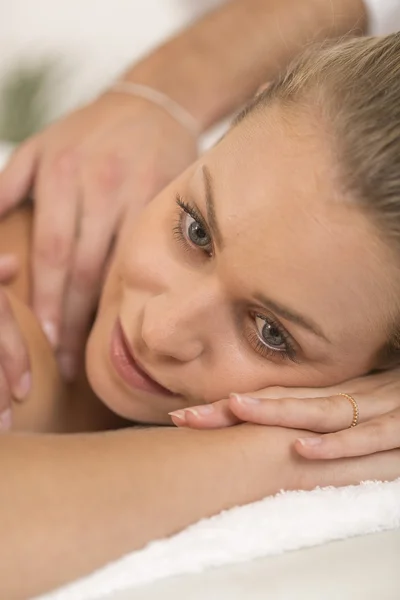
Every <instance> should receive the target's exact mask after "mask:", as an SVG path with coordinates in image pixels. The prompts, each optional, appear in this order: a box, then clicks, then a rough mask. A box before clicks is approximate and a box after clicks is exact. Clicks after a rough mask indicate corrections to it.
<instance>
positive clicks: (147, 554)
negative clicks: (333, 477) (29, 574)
mask: <svg viewBox="0 0 400 600" xmlns="http://www.w3.org/2000/svg"><path fill="white" fill-rule="evenodd" d="M398 527H400V479H397V480H396V481H394V482H391V483H388V482H385V483H381V482H371V481H370V482H365V483H362V484H361V485H356V486H347V487H342V488H330V487H329V488H324V489H316V490H314V491H311V492H302V491H298V492H281V493H279V494H277V495H276V496H273V497H268V498H265V499H264V500H261V501H260V502H255V503H253V504H248V505H246V506H242V507H238V508H233V509H231V510H228V511H225V512H223V513H221V514H219V515H217V516H215V517H212V518H210V519H204V520H202V521H199V522H198V523H196V524H195V525H192V526H191V527H188V528H187V529H185V530H184V531H182V532H180V533H178V534H177V535H174V536H173V537H171V538H168V539H164V540H159V541H156V542H152V543H150V544H149V545H148V546H146V547H145V548H144V549H143V550H139V551H137V552H133V553H132V554H128V555H127V556H125V557H123V558H121V559H120V560H117V561H116V562H113V563H111V564H109V565H108V566H106V567H104V568H103V569H100V570H99V571H96V572H95V573H93V574H92V575H89V576H88V577H86V578H84V579H81V580H79V581H76V582H74V583H72V584H69V585H67V586H65V587H64V588H61V589H59V590H57V591H55V592H53V593H50V594H46V595H45V596H41V597H40V599H37V600H98V599H99V598H101V597H103V596H106V595H108V594H111V593H112V592H116V591H121V590H124V589H128V588H129V589H131V588H134V587H136V586H140V585H143V584H146V583H150V582H153V581H156V580H157V579H162V578H164V577H170V576H172V575H180V574H183V573H195V572H200V571H203V570H205V569H207V568H210V567H216V566H220V565H227V564H230V563H239V562H244V561H248V560H252V559H255V558H261V557H263V556H268V555H272V554H280V553H282V552H285V551H287V550H297V549H300V548H306V547H309V546H315V545H317V544H322V543H325V542H329V541H332V540H339V539H344V538H347V537H351V536H356V535H362V534H366V533H373V532H376V531H384V530H388V529H395V528H398Z"/></svg>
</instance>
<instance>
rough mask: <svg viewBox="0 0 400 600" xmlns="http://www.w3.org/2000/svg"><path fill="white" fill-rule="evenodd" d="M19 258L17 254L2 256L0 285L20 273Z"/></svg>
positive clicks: (0, 259) (0, 258) (0, 256)
mask: <svg viewBox="0 0 400 600" xmlns="http://www.w3.org/2000/svg"><path fill="white" fill-rule="evenodd" d="M18 266H19V263H18V258H17V257H16V256H15V254H2V255H0V283H6V282H7V281H10V280H11V279H13V278H14V277H15V276H16V274H17V273H18Z"/></svg>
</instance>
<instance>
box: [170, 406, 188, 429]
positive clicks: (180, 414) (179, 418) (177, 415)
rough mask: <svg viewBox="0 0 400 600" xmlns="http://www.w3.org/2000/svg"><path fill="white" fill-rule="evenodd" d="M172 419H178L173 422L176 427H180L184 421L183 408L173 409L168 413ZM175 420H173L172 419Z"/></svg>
mask: <svg viewBox="0 0 400 600" xmlns="http://www.w3.org/2000/svg"><path fill="white" fill-rule="evenodd" d="M168 414H169V416H170V417H171V419H172V420H174V419H176V421H178V422H177V423H175V425H176V426H177V427H181V426H182V425H184V424H185V423H186V417H185V411H184V410H174V411H172V412H169V413H168ZM174 422H175V421H174Z"/></svg>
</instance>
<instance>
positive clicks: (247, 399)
mask: <svg viewBox="0 0 400 600" xmlns="http://www.w3.org/2000/svg"><path fill="white" fill-rule="evenodd" d="M229 398H235V400H237V401H238V402H239V404H244V405H246V404H260V398H253V396H242V395H241V394H229Z"/></svg>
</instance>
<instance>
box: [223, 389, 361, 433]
mask: <svg viewBox="0 0 400 600" xmlns="http://www.w3.org/2000/svg"><path fill="white" fill-rule="evenodd" d="M288 391H289V390H288ZM229 407H230V409H231V411H232V413H233V414H234V415H236V416H237V417H238V418H239V419H241V420H242V421H248V422H250V423H258V424H259V425H275V426H280V427H290V428H293V429H306V430H309V431H315V432H317V433H328V432H332V431H340V430H342V429H344V428H346V427H349V426H350V425H351V422H352V420H353V406H352V404H351V402H350V401H349V400H348V399H347V398H346V397H344V396H340V395H338V394H337V395H333V396H328V397H322V398H279V399H272V398H268V399H266V398H256V397H252V396H244V395H241V394H231V396H230V398H229ZM366 412H368V411H361V409H360V415H361V414H362V415H363V419H364V420H365V419H366V418H368V414H366Z"/></svg>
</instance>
